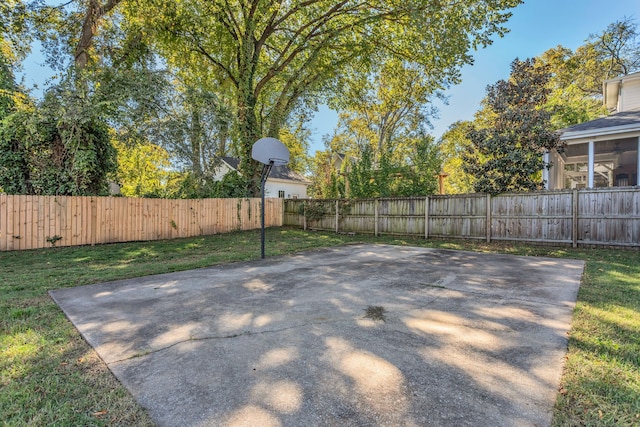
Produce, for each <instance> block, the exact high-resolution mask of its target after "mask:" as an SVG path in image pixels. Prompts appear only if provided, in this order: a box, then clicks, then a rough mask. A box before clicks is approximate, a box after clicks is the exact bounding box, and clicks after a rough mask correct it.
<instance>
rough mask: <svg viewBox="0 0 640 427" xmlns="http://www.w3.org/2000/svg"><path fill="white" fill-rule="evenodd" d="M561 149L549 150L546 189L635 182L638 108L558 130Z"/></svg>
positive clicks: (639, 122)
mask: <svg viewBox="0 0 640 427" xmlns="http://www.w3.org/2000/svg"><path fill="white" fill-rule="evenodd" d="M560 132H561V136H560V139H561V140H562V141H563V142H564V143H565V144H566V149H565V150H564V152H561V153H559V152H556V151H553V152H549V153H547V154H545V161H547V162H551V165H552V166H551V168H550V169H548V170H544V171H543V178H544V179H545V181H546V187H547V189H550V190H559V189H580V188H597V187H626V186H635V185H638V172H639V171H638V166H639V165H640V110H633V111H626V112H622V113H616V114H611V115H609V116H606V117H602V118H599V119H596V120H592V121H590V122H586V123H581V124H579V125H575V126H572V127H569V128H566V129H563V130H561V131H560Z"/></svg>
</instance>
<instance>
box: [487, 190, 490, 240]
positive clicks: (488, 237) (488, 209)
mask: <svg viewBox="0 0 640 427" xmlns="http://www.w3.org/2000/svg"><path fill="white" fill-rule="evenodd" d="M487 243H491V194H487Z"/></svg>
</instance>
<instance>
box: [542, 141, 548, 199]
mask: <svg viewBox="0 0 640 427" xmlns="http://www.w3.org/2000/svg"><path fill="white" fill-rule="evenodd" d="M542 162H543V163H544V166H543V168H542V180H543V181H544V189H545V190H548V189H549V168H548V166H549V152H548V151H546V152H545V153H544V154H543V155H542Z"/></svg>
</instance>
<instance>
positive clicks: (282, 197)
mask: <svg viewBox="0 0 640 427" xmlns="http://www.w3.org/2000/svg"><path fill="white" fill-rule="evenodd" d="M278 197H280V198H281V199H284V190H279V191H278Z"/></svg>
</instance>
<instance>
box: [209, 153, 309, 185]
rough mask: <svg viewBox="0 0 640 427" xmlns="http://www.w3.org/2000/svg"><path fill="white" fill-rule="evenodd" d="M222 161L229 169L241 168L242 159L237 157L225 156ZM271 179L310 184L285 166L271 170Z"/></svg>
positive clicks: (274, 167)
mask: <svg viewBox="0 0 640 427" xmlns="http://www.w3.org/2000/svg"><path fill="white" fill-rule="evenodd" d="M221 159H222V161H223V162H225V163H226V164H227V165H228V166H229V167H231V168H232V169H234V170H236V171H237V170H238V167H239V166H240V159H237V158H235V157H228V156H223V157H221ZM269 178H270V179H282V180H285V181H295V182H299V183H302V184H310V181H309V180H308V179H306V178H305V177H304V176H302V175H300V174H299V173H298V172H294V171H292V170H291V169H289V168H288V167H287V166H285V165H276V166H273V167H272V168H271V173H269Z"/></svg>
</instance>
